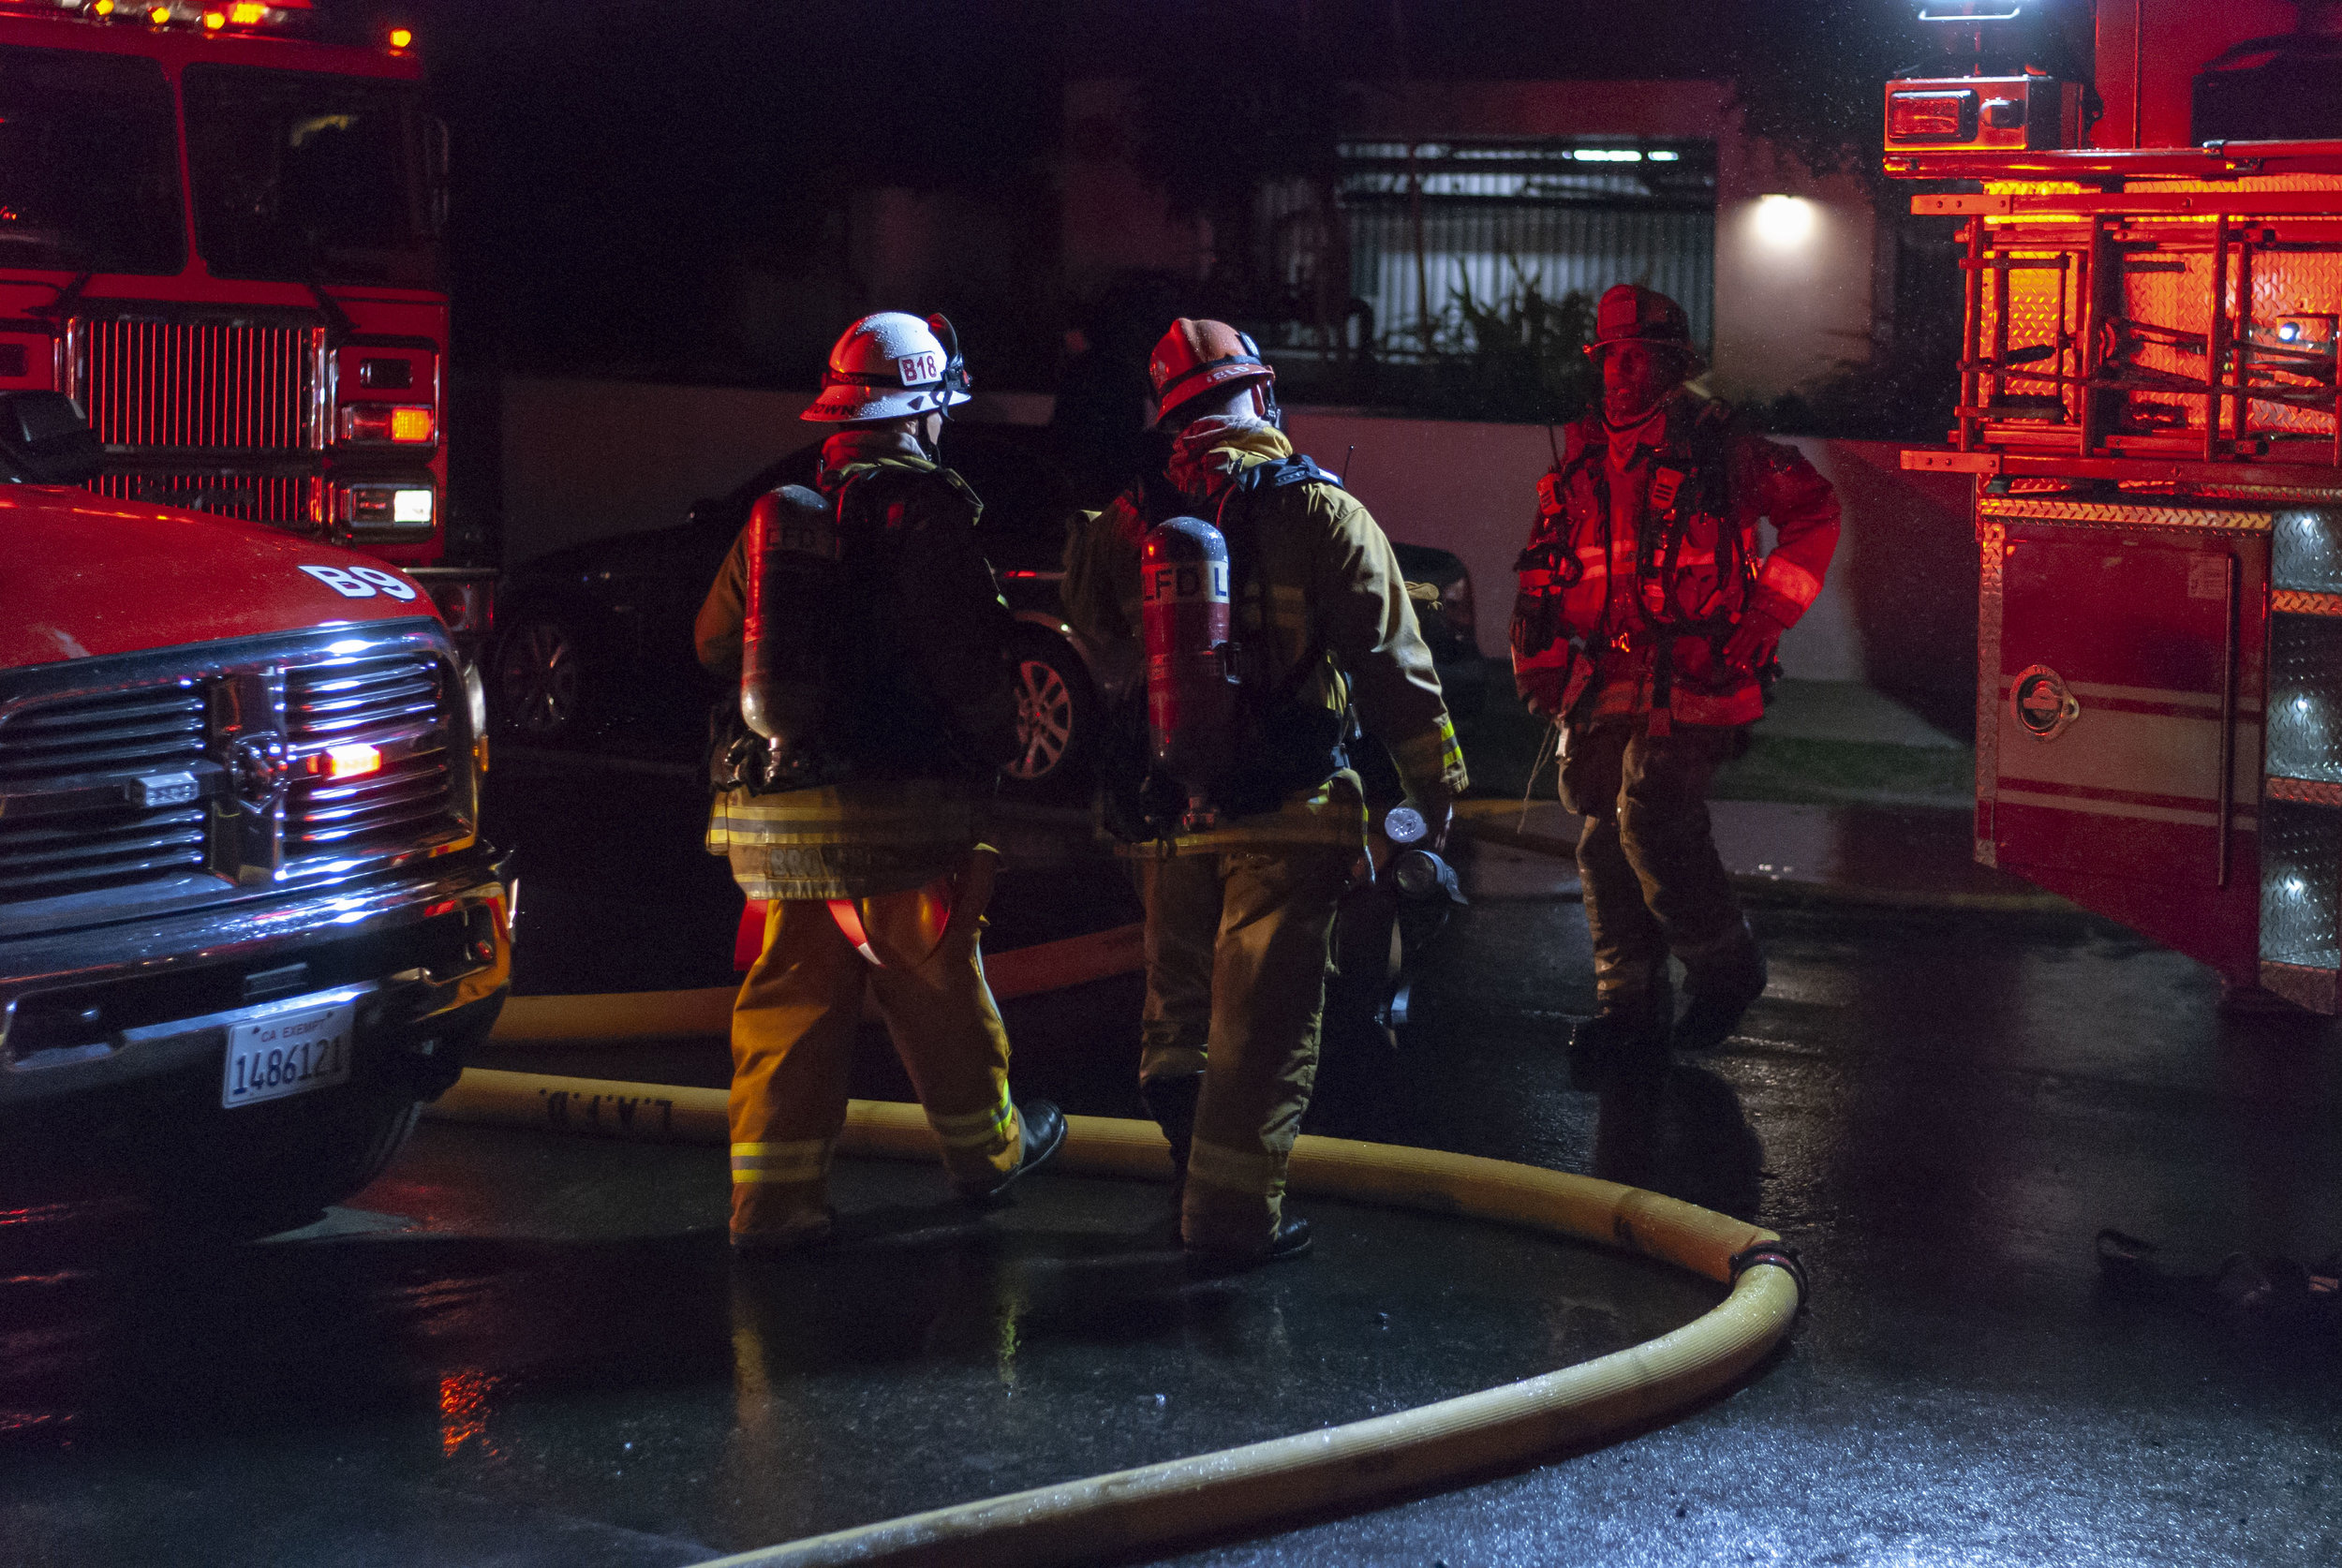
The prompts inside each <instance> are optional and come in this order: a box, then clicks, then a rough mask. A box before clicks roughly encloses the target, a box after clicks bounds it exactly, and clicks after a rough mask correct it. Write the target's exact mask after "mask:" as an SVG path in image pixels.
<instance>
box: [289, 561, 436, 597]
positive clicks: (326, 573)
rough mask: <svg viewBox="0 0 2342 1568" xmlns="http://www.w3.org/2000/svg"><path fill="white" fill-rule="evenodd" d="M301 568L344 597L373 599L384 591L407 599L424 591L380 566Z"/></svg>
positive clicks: (392, 595) (390, 595)
mask: <svg viewBox="0 0 2342 1568" xmlns="http://www.w3.org/2000/svg"><path fill="white" fill-rule="evenodd" d="M301 570H304V571H305V572H307V573H308V574H309V575H310V576H312V577H314V578H316V579H317V580H318V581H319V582H320V583H322V584H325V585H326V586H327V587H329V588H331V589H333V590H334V592H335V593H337V594H339V595H341V596H342V597H343V598H344V599H372V598H373V597H374V596H375V595H376V594H377V593H380V594H382V595H384V596H386V597H387V598H391V599H398V600H400V601H401V602H404V601H406V600H408V599H413V598H414V597H415V596H416V595H417V594H419V593H421V592H422V589H420V588H418V587H416V586H415V585H414V584H411V583H407V582H402V581H401V580H400V579H399V578H398V576H397V575H396V574H395V573H393V572H388V571H384V570H382V569H381V568H380V567H330V566H304V567H303V568H302V569H301Z"/></svg>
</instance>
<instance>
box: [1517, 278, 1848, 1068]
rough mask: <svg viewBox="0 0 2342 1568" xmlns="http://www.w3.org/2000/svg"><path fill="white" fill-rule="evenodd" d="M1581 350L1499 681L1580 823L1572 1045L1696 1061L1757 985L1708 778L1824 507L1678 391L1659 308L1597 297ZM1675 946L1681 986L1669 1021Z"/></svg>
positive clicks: (1632, 298) (1823, 552) (1828, 523)
mask: <svg viewBox="0 0 2342 1568" xmlns="http://www.w3.org/2000/svg"><path fill="white" fill-rule="evenodd" d="M1586 351H1587V352H1588V353H1589V354H1590V355H1592V356H1593V358H1594V360H1595V361H1596V362H1598V363H1599V365H1600V366H1601V370H1602V401H1601V404H1600V406H1599V407H1597V408H1594V409H1593V410H1591V411H1589V412H1588V413H1587V414H1586V415H1585V416H1584V417H1582V418H1580V419H1579V420H1577V421H1576V422H1573V423H1571V424H1570V425H1569V426H1568V428H1567V436H1566V439H1565V441H1564V445H1563V447H1562V450H1561V454H1560V457H1559V459H1558V460H1557V462H1556V463H1555V465H1554V467H1553V469H1552V471H1551V472H1550V473H1549V474H1547V475H1546V476H1545V478H1544V479H1543V480H1541V481H1538V485H1537V521H1536V525H1535V526H1534V530H1533V531H1532V532H1531V534H1530V537H1529V545H1528V548H1527V549H1526V550H1525V551H1523V552H1522V554H1521V556H1520V560H1519V572H1520V591H1519V599H1517V600H1516V602H1515V605H1514V610H1513V624H1512V657H1513V675H1514V681H1515V683H1516V685H1517V686H1518V688H1519V692H1520V695H1521V698H1522V700H1523V701H1524V702H1526V703H1527V704H1528V705H1529V708H1530V710H1531V711H1532V712H1534V713H1535V714H1537V715H1539V716H1540V717H1546V718H1549V719H1551V720H1553V721H1554V722H1555V723H1556V724H1558V725H1559V726H1560V728H1561V734H1562V780H1561V790H1562V799H1563V802H1564V805H1566V806H1568V807H1569V808H1570V809H1571V810H1573V811H1576V812H1579V813H1580V814H1581V815H1583V817H1584V818H1585V823H1584V827H1583V829H1582V830H1581V832H1580V834H1579V840H1578V867H1579V875H1580V877H1581V879H1582V880H1583V882H1584V886H1585V900H1586V922H1587V925H1589V926H1590V927H1591V928H1592V931H1593V952H1594V986H1595V994H1596V1001H1597V1011H1596V1013H1595V1015H1594V1016H1593V1018H1591V1019H1589V1020H1587V1021H1586V1023H1584V1024H1583V1025H1581V1026H1580V1027H1579V1031H1578V1035H1577V1038H1576V1040H1575V1042H1574V1045H1575V1046H1576V1047H1577V1048H1579V1049H1580V1050H1582V1051H1586V1052H1592V1053H1612V1052H1618V1051H1624V1050H1638V1049H1665V1048H1666V1046H1667V1045H1668V1043H1672V1044H1674V1045H1675V1046H1677V1047H1680V1048H1682V1049H1687V1050H1701V1049H1707V1048H1710V1047H1712V1046H1715V1045H1718V1044H1721V1043H1723V1042H1724V1040H1725V1039H1726V1038H1727V1036H1728V1035H1729V1034H1730V1033H1731V1031H1732V1030H1733V1028H1736V1027H1737V1026H1738V1025H1739V1023H1740V1020H1741V1017H1742V1014H1743V1013H1746V1012H1747V1010H1748V1007H1749V1005H1750V1004H1751V1003H1752V1002H1754V1001H1755V1000H1756V998H1757V997H1758V996H1760V995H1761V994H1762V993H1763V991H1764V988H1765V963H1764V957H1763V954H1761V953H1759V951H1758V950H1757V947H1756V938H1755V936H1754V935H1753V934H1752V933H1751V932H1750V930H1749V927H1748V922H1747V920H1746V918H1745V917H1744V916H1743V915H1742V912H1741V908H1740V904H1739V901H1738V900H1737V899H1736V898H1735V897H1734V896H1733V893H1732V887H1731V883H1730V881H1729V880H1727V877H1726V875H1725V870H1724V865H1723V862H1722V860H1721V859H1720V858H1719V857H1718V855H1717V853H1716V847H1715V839H1714V837H1713V836H1712V832H1711V830H1710V825H1709V818H1708V802H1707V794H1708V786H1709V782H1710V779H1711V778H1712V776H1713V775H1714V772H1715V770H1716V767H1717V766H1718V764H1720V763H1722V762H1726V761H1727V760H1728V759H1729V758H1731V757H1732V756H1734V755H1736V754H1737V753H1738V751H1739V749H1740V747H1741V743H1742V729H1743V727H1744V726H1746V725H1748V724H1750V723H1753V722H1755V721H1756V719H1757V718H1759V717H1763V714H1764V692H1763V683H1764V681H1765V679H1766V678H1767V677H1768V676H1769V673H1770V672H1771V669H1772V668H1773V667H1774V661H1773V650H1774V647H1775V645H1776V644H1777V643H1779V642H1780V640H1781V634H1782V633H1783V632H1784V631H1786V630H1787V629H1788V628H1789V627H1791V626H1793V625H1794V624H1796V622H1797V619H1798V617H1799V616H1800V615H1801V614H1803V613H1804V612H1805V609H1806V607H1807V606H1808V605H1810V604H1812V603H1813V601H1814V596H1815V595H1816V594H1817V593H1819V592H1820V591H1821V584H1822V577H1823V574H1824V573H1825V572H1826V571H1827V570H1829V567H1830V557H1831V553H1832V552H1833V551H1834V550H1835V549H1836V547H1837V541H1838V503H1837V498H1836V496H1834V495H1833V494H1832V493H1831V488H1830V485H1829V482H1828V481H1825V480H1823V479H1822V478H1821V476H1820V475H1819V474H1817V473H1816V472H1815V471H1814V468H1813V466H1812V465H1811V464H1809V463H1808V462H1806V460H1805V458H1804V456H1803V455H1802V454H1801V453H1800V452H1799V451H1797V450H1796V449H1795V448H1793V447H1789V446H1786V445H1783V444H1781V443H1779V442H1774V441H1769V440H1766V439H1765V438H1764V437H1763V436H1759V435H1758V434H1756V431H1754V430H1753V429H1751V428H1750V427H1749V426H1748V424H1747V423H1746V422H1744V421H1743V420H1742V419H1741V418H1739V417H1738V416H1736V415H1735V413H1734V412H1733V410H1732V409H1731V408H1730V407H1727V406H1726V405H1725V404H1723V403H1720V402H1716V401H1713V400H1711V399H1709V398H1706V397H1703V396H1701V395H1699V394H1698V393H1697V392H1693V391H1692V390H1691V389H1690V388H1689V387H1687V386H1685V385H1684V384H1683V383H1684V381H1685V380H1686V379H1687V378H1688V377H1691V376H1693V375H1695V374H1697V372H1698V370H1699V369H1700V368H1701V362H1700V360H1699V357H1698V355H1697V352H1696V351H1695V350H1694V349H1693V348H1692V343H1691V332H1690V327H1689V324H1688V323H1687V321H1686V320H1685V318H1684V315H1683V310H1682V306H1681V305H1679V304H1677V303H1675V302H1674V301H1673V300H1670V299H1668V297H1667V296H1666V295H1664V294H1659V293H1655V292H1653V290H1651V289H1648V288H1638V287H1637V286H1635V285H1633V284H1621V285H1619V286H1618V287H1616V288H1611V289H1609V290H1608V291H1607V292H1605V293H1604V294H1603V296H1602V298H1601V300H1600V302H1599V303H1597V305H1596V307H1595V327H1594V341H1593V343H1592V344H1591V345H1589V346H1588V348H1587V350H1586ZM1759 518H1764V519H1766V520H1768V521H1770V522H1771V524H1772V525H1773V528H1774V531H1775V535H1776V540H1775V543H1774V545H1773V548H1772V549H1771V552H1769V553H1768V552H1765V551H1764V550H1763V549H1762V546H1761V541H1760V540H1759V539H1758V537H1757V530H1756V525H1757V520H1758V519H1759ZM1670 953H1672V954H1674V955H1675V957H1676V958H1677V959H1679V960H1680V961H1681V962H1682V966H1683V972H1684V987H1685V989H1686V990H1687V991H1688V992H1689V993H1690V1000H1689V1002H1688V1004H1687V1005H1686V1006H1685V1008H1684V1011H1683V1015H1682V1018H1681V1019H1680V1020H1678V1019H1677V1018H1676V1017H1675V1001H1674V991H1673V987H1672V984H1670V982H1669V979H1668V954H1670Z"/></svg>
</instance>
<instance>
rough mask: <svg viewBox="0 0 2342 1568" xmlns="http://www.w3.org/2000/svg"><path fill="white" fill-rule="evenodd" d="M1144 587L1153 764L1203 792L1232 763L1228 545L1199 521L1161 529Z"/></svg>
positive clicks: (1154, 537) (1144, 568)
mask: <svg viewBox="0 0 2342 1568" xmlns="http://www.w3.org/2000/svg"><path fill="white" fill-rule="evenodd" d="M1139 584H1140V596H1141V601H1142V606H1143V608H1142V611H1141V616H1140V618H1141V620H1142V621H1143V622H1144V623H1145V631H1146V639H1147V725H1148V730H1149V740H1150V742H1151V747H1152V750H1151V756H1152V761H1153V762H1154V765H1155V767H1156V768H1157V769H1158V770H1160V771H1161V772H1163V773H1165V774H1167V775H1169V776H1170V777H1173V778H1176V779H1178V781H1179V782H1180V783H1181V784H1183V785H1185V786H1187V788H1188V790H1189V791H1190V792H1191V794H1201V793H1203V792H1204V791H1208V790H1209V789H1210V787H1211V785H1212V783H1213V782H1214V781H1215V780H1216V779H1218V778H1219V777H1221V776H1222V775H1223V774H1225V773H1226V772H1227V771H1228V768H1229V765H1230V764H1231V763H1232V762H1234V760H1235V758H1234V750H1235V744H1236V695H1237V681H1236V672H1235V669H1234V662H1233V655H1234V653H1235V647H1234V645H1233V644H1232V643H1230V642H1229V640H1228V628H1229V618H1228V615H1229V606H1228V541H1227V540H1225V539H1223V538H1222V537H1221V533H1220V530H1219V529H1217V528H1215V527H1213V526H1212V525H1210V524H1208V523H1207V522H1205V521H1204V520H1203V519H1202V518H1200V517H1174V518H1170V519H1167V520H1166V521H1164V522H1162V523H1158V524H1156V525H1154V526H1153V527H1152V528H1149V530H1148V531H1147V538H1146V540H1145V543H1144V544H1143V545H1142V547H1141V550H1140V564H1139Z"/></svg>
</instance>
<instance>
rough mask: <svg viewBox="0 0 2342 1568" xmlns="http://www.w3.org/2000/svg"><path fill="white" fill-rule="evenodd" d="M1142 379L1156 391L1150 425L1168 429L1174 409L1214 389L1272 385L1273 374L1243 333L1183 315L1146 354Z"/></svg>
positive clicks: (1177, 409) (1216, 322)
mask: <svg viewBox="0 0 2342 1568" xmlns="http://www.w3.org/2000/svg"><path fill="white" fill-rule="evenodd" d="M1147 378H1148V379H1149V380H1150V381H1152V382H1153V383H1154V387H1155V407H1156V408H1157V409H1158V410H1159V412H1158V414H1157V416H1156V423H1157V424H1164V425H1167V424H1172V423H1175V422H1177V421H1176V419H1175V417H1174V416H1176V415H1177V414H1178V411H1179V409H1181V408H1182V407H1185V406H1186V405H1188V404H1190V403H1193V401H1194V400H1195V399H1196V398H1198V397H1201V396H1202V395H1203V394H1204V393H1206V392H1210V391H1211V390H1213V389H1214V388H1216V387H1225V386H1228V385H1230V384H1231V383H1235V382H1253V381H1260V382H1268V381H1274V380H1275V379H1276V378H1277V373H1276V372H1275V371H1273V370H1271V369H1270V368H1269V367H1268V365H1267V362H1265V361H1264V360H1262V358H1261V357H1260V345H1258V344H1256V343H1254V342H1253V340H1252V338H1251V337H1250V336H1249V335H1247V334H1246V333H1240V332H1238V331H1237V330H1236V329H1235V328H1234V327H1231V326H1229V325H1228V324H1227V323H1226V322H1225V321H1197V320H1193V319H1191V318H1188V317H1185V316H1182V317H1180V318H1178V320H1176V321H1174V322H1172V323H1171V330H1170V331H1169V332H1167V333H1164V334H1163V340H1162V341H1161V342H1159V343H1157V344H1156V345H1155V351H1154V353H1153V354H1152V355H1150V356H1149V358H1148V361H1147Z"/></svg>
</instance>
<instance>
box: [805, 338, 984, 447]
mask: <svg viewBox="0 0 2342 1568" xmlns="http://www.w3.org/2000/svg"><path fill="white" fill-rule="evenodd" d="M967 401H968V366H967V362H965V361H964V360H962V359H961V358H960V354H959V334H958V333H955V332H953V331H952V324H951V323H950V322H949V321H946V320H945V319H943V318H942V317H941V316H930V317H928V318H926V320H924V321H922V320H920V319H919V318H917V317H916V316H910V315H906V314H905V313H903V312H902V311H899V310H882V311H880V312H879V313H878V314H877V315H875V316H865V317H864V318H862V319H861V320H859V321H856V322H855V323H854V324H853V325H852V326H851V327H848V328H847V329H846V335H845V336H843V337H841V338H839V339H838V340H837V347H836V348H832V349H831V350H830V351H829V370H828V371H827V373H826V374H824V375H823V377H822V395H821V396H819V397H817V398H815V399H814V400H813V406H812V407H809V408H808V409H807V410H806V411H805V412H804V413H802V414H800V415H798V416H797V417H798V418H799V419H806V420H811V421H813V422H815V423H817V424H854V423H858V422H862V421H865V420H898V419H903V418H907V417H912V416H915V415H919V414H932V413H939V412H941V411H942V410H943V409H945V408H949V407H953V406H954V405H956V404H960V403H965V402H967Z"/></svg>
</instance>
